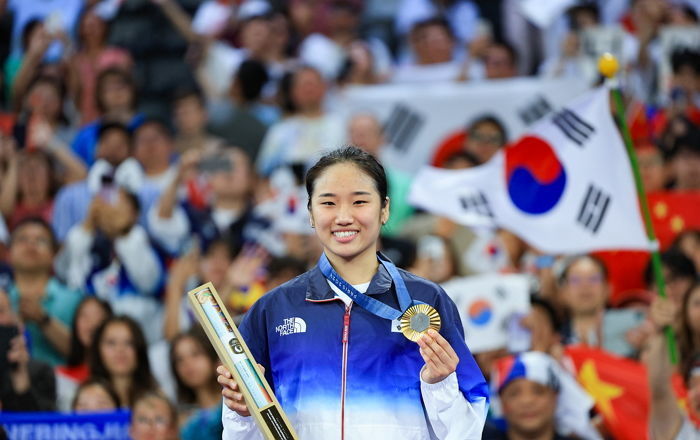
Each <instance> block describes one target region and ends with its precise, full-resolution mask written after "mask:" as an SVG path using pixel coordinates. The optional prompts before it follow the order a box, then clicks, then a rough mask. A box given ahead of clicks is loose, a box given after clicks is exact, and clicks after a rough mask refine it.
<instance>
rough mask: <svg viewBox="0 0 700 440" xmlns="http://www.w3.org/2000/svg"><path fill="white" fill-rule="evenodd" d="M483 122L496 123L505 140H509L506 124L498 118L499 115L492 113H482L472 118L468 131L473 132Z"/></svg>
mask: <svg viewBox="0 0 700 440" xmlns="http://www.w3.org/2000/svg"><path fill="white" fill-rule="evenodd" d="M481 124H491V125H495V126H496V128H497V129H498V132H499V133H500V134H501V137H502V138H503V142H506V141H507V140H508V130H506V126H505V125H503V122H501V120H500V119H498V117H497V116H495V115H490V114H485V115H480V116H477V117H476V118H474V119H472V120H471V121H470V122H469V124H467V133H468V134H472V133H473V132H474V129H475V128H476V127H477V126H478V125H481Z"/></svg>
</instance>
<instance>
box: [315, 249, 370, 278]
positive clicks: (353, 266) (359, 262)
mask: <svg viewBox="0 0 700 440" xmlns="http://www.w3.org/2000/svg"><path fill="white" fill-rule="evenodd" d="M326 257H328V261H330V263H331V265H332V266H333V269H335V271H336V272H338V275H340V276H341V277H343V279H344V280H345V281H347V282H348V283H350V284H362V283H367V282H369V281H371V280H372V277H373V276H374V274H375V273H377V267H379V261H378V260H377V255H376V254H375V252H374V250H372V251H370V252H365V254H363V255H358V256H356V257H354V258H352V259H345V258H342V257H338V256H336V255H331V256H329V255H328V254H326Z"/></svg>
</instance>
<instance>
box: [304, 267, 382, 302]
mask: <svg viewBox="0 0 700 440" xmlns="http://www.w3.org/2000/svg"><path fill="white" fill-rule="evenodd" d="M308 274H309V282H308V284H307V287H306V300H307V301H329V300H332V299H334V298H335V292H333V290H332V289H331V286H329V285H328V281H327V280H326V277H325V276H323V273H322V272H321V269H319V267H318V265H316V266H315V267H314V268H313V269H311V270H310V271H309V272H308ZM392 283H393V280H392V279H391V275H389V272H388V271H387V270H386V268H385V267H384V265H383V264H381V263H379V266H378V268H377V273H375V274H374V276H373V277H372V281H370V283H369V288H368V289H367V294H368V295H379V294H381V293H385V292H387V291H388V290H389V289H391V285H392Z"/></svg>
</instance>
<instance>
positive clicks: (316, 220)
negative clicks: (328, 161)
mask: <svg viewBox="0 0 700 440" xmlns="http://www.w3.org/2000/svg"><path fill="white" fill-rule="evenodd" d="M311 219H312V222H313V224H314V225H315V228H316V235H317V236H318V238H319V240H320V241H321V244H322V245H323V248H324V251H325V253H326V256H327V257H328V259H329V260H331V262H333V261H338V260H339V259H340V260H344V261H353V260H360V261H361V260H362V259H363V258H365V257H367V256H369V255H372V258H374V255H375V253H376V251H377V239H378V238H379V231H380V228H381V226H382V224H383V223H385V222H386V221H387V220H388V219H389V203H388V201H386V203H384V204H382V201H381V200H380V196H379V191H378V190H377V187H376V185H375V183H374V181H373V180H372V178H371V177H370V176H369V175H367V174H366V173H365V172H363V171H362V170H361V169H360V168H359V167H358V166H356V165H354V164H352V163H349V162H341V163H338V164H335V165H331V166H330V167H328V168H326V169H325V170H324V171H323V172H322V173H321V174H320V175H319V176H318V178H317V179H316V181H315V182H314V190H313V193H312V195H311Z"/></svg>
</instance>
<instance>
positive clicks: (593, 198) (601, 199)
mask: <svg viewBox="0 0 700 440" xmlns="http://www.w3.org/2000/svg"><path fill="white" fill-rule="evenodd" d="M609 206H610V196H609V195H607V194H605V193H604V192H603V191H601V190H600V189H598V188H596V187H594V186H593V185H589V186H588V191H586V196H585V197H584V198H583V203H582V204H581V209H579V212H578V218H577V219H576V220H577V221H578V222H579V223H580V224H581V225H582V226H583V227H584V228H586V229H588V230H589V231H591V232H592V233H594V234H595V233H597V232H598V229H600V225H601V224H603V219H604V218H605V214H606V212H607V211H608V207H609Z"/></svg>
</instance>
